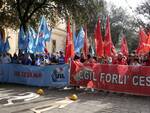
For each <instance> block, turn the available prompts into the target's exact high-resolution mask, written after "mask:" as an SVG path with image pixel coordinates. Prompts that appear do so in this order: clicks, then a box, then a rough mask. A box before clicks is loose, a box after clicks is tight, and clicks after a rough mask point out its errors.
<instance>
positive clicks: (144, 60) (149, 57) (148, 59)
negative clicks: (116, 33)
mask: <svg viewBox="0 0 150 113" xmlns="http://www.w3.org/2000/svg"><path fill="white" fill-rule="evenodd" d="M74 60H75V61H80V62H82V63H100V64H118V65H134V66H150V52H149V53H148V54H146V55H140V56H139V55H137V54H136V52H132V53H131V54H129V55H128V56H125V55H123V54H122V53H121V52H118V54H117V55H115V56H113V57H102V58H97V57H96V56H92V55H90V54H89V55H87V57H84V55H83V54H81V55H79V54H76V55H75V57H74Z"/></svg>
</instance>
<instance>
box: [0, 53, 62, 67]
mask: <svg viewBox="0 0 150 113" xmlns="http://www.w3.org/2000/svg"><path fill="white" fill-rule="evenodd" d="M0 63H1V64H9V63H13V64H23V65H36V66H43V65H50V64H64V63H65V60H64V53H63V52H62V51H59V52H56V53H53V54H49V53H47V54H29V53H22V52H20V53H19V54H18V55H17V54H16V53H14V55H13V56H12V55H11V54H9V53H1V54H0Z"/></svg>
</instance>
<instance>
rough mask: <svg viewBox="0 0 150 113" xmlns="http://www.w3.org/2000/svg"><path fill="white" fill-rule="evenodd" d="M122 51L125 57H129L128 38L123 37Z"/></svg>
mask: <svg viewBox="0 0 150 113" xmlns="http://www.w3.org/2000/svg"><path fill="white" fill-rule="evenodd" d="M120 51H121V52H122V54H123V55H125V56H128V55H129V51H128V45H127V41H126V37H125V36H124V35H123V38H122V41H121V48H120Z"/></svg>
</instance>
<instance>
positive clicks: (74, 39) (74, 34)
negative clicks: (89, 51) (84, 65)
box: [73, 32, 77, 47]
mask: <svg viewBox="0 0 150 113" xmlns="http://www.w3.org/2000/svg"><path fill="white" fill-rule="evenodd" d="M76 39H77V37H76V32H74V33H73V43H74V47H75V44H76Z"/></svg>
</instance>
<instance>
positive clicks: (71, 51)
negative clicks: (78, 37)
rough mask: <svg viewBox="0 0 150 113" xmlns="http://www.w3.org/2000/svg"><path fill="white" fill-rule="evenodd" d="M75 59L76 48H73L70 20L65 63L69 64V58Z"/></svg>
mask: <svg viewBox="0 0 150 113" xmlns="http://www.w3.org/2000/svg"><path fill="white" fill-rule="evenodd" d="M73 57H74V46H73V39H72V34H71V30H70V20H68V24H67V37H66V49H65V63H68V60H69V58H73Z"/></svg>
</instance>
